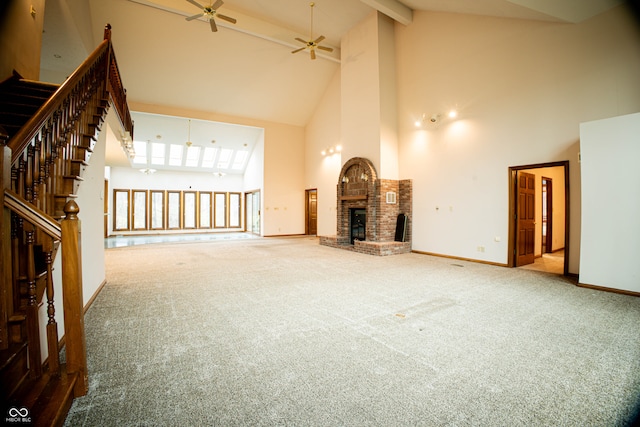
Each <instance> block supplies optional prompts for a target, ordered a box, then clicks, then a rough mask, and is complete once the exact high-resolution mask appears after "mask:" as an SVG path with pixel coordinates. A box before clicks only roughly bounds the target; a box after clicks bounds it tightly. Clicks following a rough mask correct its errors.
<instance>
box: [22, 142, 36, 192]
mask: <svg viewBox="0 0 640 427" xmlns="http://www.w3.org/2000/svg"><path fill="white" fill-rule="evenodd" d="M34 154H35V153H34V151H33V144H30V145H29V148H27V161H26V171H25V193H24V194H25V199H27V201H28V202H31V203H33V157H34Z"/></svg>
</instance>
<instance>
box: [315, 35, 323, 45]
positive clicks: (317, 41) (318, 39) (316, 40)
mask: <svg viewBox="0 0 640 427" xmlns="http://www.w3.org/2000/svg"><path fill="white" fill-rule="evenodd" d="M322 40H324V36H320V37H318V38H317V39H315V40H314V41H313V42H314V43H316V44H318V43H320V42H321V41H322Z"/></svg>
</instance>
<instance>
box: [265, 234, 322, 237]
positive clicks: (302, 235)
mask: <svg viewBox="0 0 640 427" xmlns="http://www.w3.org/2000/svg"><path fill="white" fill-rule="evenodd" d="M262 237H316V236H315V235H310V234H265V235H264V236H262Z"/></svg>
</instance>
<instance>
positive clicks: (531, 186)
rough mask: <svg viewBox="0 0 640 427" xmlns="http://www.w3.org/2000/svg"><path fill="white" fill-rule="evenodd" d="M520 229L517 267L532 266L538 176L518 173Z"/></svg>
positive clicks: (518, 221) (518, 231)
mask: <svg viewBox="0 0 640 427" xmlns="http://www.w3.org/2000/svg"><path fill="white" fill-rule="evenodd" d="M517 183H518V184H517V185H518V220H517V224H518V228H517V230H516V233H517V236H518V237H517V246H516V247H517V253H516V266H518V267H519V266H521V265H527V264H532V263H533V260H534V250H535V236H536V221H535V218H536V216H535V215H536V214H535V213H536V206H535V200H536V176H535V175H533V174H530V173H527V172H518V177H517Z"/></svg>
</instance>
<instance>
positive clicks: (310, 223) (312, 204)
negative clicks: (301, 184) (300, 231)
mask: <svg viewBox="0 0 640 427" xmlns="http://www.w3.org/2000/svg"><path fill="white" fill-rule="evenodd" d="M305 198H306V201H307V203H306V207H305V234H306V235H309V236H315V235H317V234H318V190H317V189H315V188H314V189H311V190H306V191H305Z"/></svg>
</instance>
